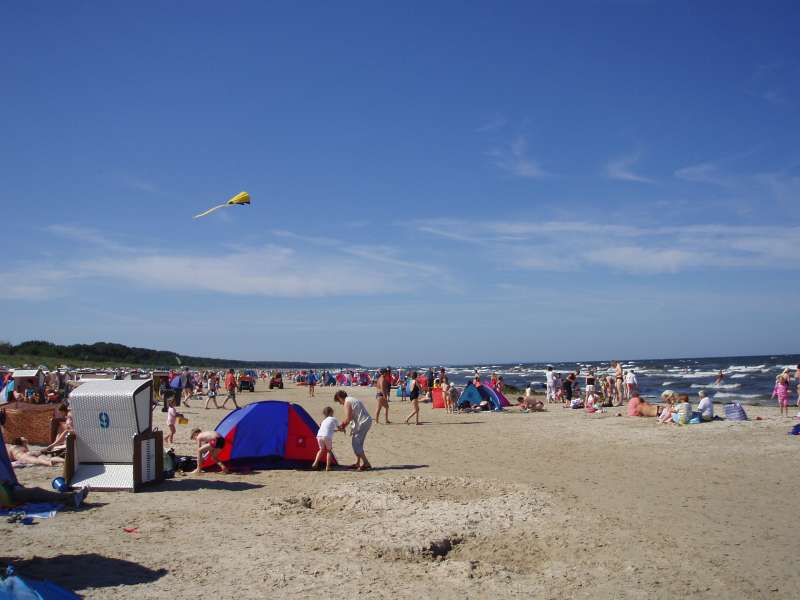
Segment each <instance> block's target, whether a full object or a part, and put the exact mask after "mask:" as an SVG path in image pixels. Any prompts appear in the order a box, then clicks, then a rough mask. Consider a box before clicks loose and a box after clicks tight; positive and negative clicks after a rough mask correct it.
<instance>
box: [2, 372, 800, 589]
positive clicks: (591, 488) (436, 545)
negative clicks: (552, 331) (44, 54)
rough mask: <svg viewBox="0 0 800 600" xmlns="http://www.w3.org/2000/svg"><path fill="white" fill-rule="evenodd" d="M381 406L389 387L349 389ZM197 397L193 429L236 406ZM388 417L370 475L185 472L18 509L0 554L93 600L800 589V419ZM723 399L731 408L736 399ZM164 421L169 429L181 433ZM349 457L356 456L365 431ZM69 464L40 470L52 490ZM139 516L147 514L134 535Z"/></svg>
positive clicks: (401, 406)
mask: <svg viewBox="0 0 800 600" xmlns="http://www.w3.org/2000/svg"><path fill="white" fill-rule="evenodd" d="M334 391H335V388H319V389H318V391H317V396H316V398H314V399H309V398H308V397H307V391H306V389H305V388H302V387H301V388H294V387H290V388H288V389H285V390H274V391H267V390H265V389H264V384H263V382H262V383H260V384H259V387H258V388H257V390H256V392H255V393H247V392H245V393H244V394H240V401H241V400H244V401H245V402H250V401H256V400H262V399H283V400H290V401H293V402H299V403H300V404H301V405H303V406H304V407H305V408H306V409H307V410H308V411H309V413H310V414H311V415H312V416H313V417H314V418H315V420H317V422H319V421H320V420H321V413H322V408H323V407H324V406H328V405H329V406H334V407H335V409H336V415H337V416H338V417H341V416H342V412H343V411H342V408H341V407H340V406H338V405H335V404H334V402H333V400H332V398H333V393H334ZM350 392H351V393H352V394H353V395H355V396H356V397H359V398H361V399H362V400H364V401H365V402H366V403H367V405H368V406H369V407H370V411H371V412H372V413H373V414H374V410H375V406H374V402H375V401H374V393H373V389H372V388H350ZM198 405H200V406H202V404H201V403H198V402H195V403H193V405H192V408H189V409H183V410H182V412H183V413H184V414H185V415H186V416H187V417H189V419H190V424H189V425H188V426H187V425H184V426H180V427H179V429H178V443H177V444H176V445H175V449H176V452H178V453H179V454H191V453H192V452H193V450H194V446H193V444H192V443H191V442H190V441H189V430H190V428H191V427H194V426H197V427H202V428H213V427H214V426H215V425H216V424H217V423H218V422H219V420H220V419H221V418H222V416H223V415H224V414H225V411H222V410H208V411H205V410H203V409H202V408H200V407H198ZM390 407H391V408H390V410H391V413H390V419H392V420H393V421H394V423H392V424H390V425H384V424H381V425H374V426H373V428H372V430H371V431H370V433H369V436H368V437H367V443H366V452H367V455H368V456H369V458H370V460H371V461H372V464H373V465H374V466H375V469H374V470H373V471H371V472H364V473H357V472H350V471H344V470H338V471H335V472H331V473H324V472H311V471H296V470H272V471H259V472H252V473H248V474H233V475H223V474H220V473H205V474H203V475H200V476H196V477H190V476H180V475H179V476H177V477H176V478H175V479H171V480H168V481H166V482H164V483H163V484H161V485H158V486H156V487H152V488H149V489H147V490H146V491H144V492H141V493H138V494H132V493H117V492H96V493H93V494H92V495H91V496H90V498H89V503H88V508H86V509H83V510H81V511H78V512H72V511H63V512H61V513H59V514H58V515H57V516H56V517H55V518H53V519H48V520H42V521H38V522H37V523H36V524H35V525H30V526H22V525H12V524H7V523H5V522H4V521H3V522H2V523H0V536H1V537H2V540H3V543H2V547H0V561H1V562H2V563H3V564H5V563H7V562H9V561H11V562H13V563H14V564H15V565H16V566H17V568H18V570H19V571H20V572H22V573H24V574H25V575H27V576H30V577H36V578H45V579H50V580H52V581H54V582H56V583H58V584H61V585H63V586H65V587H67V588H69V589H72V590H74V591H76V592H77V593H79V594H81V595H85V596H86V597H88V598H111V597H114V598H197V597H200V596H203V597H218V598H234V597H236V598H266V597H269V598H290V597H293V598H297V597H314V598H328V597H333V598H354V597H367V598H530V597H537V598H589V597H593V598H676V597H696V598H764V597H769V598H795V597H797V590H798V589H800V574H798V571H797V569H796V568H795V567H794V565H793V560H794V558H795V555H796V552H797V549H798V547H800V543H799V542H798V540H797V535H796V530H797V528H796V526H795V525H794V521H795V511H794V501H795V500H796V498H797V497H798V496H799V495H800V482H798V480H797V478H796V477H794V476H793V473H794V471H795V469H796V457H797V450H798V443H800V440H798V438H797V437H794V436H788V435H786V432H787V431H788V429H789V428H790V426H791V425H792V424H793V422H794V420H793V419H779V418H778V417H777V414H778V411H777V408H769V407H748V412H749V415H750V417H751V419H753V418H754V417H756V416H762V417H763V420H760V421H756V420H751V421H750V422H714V423H711V424H704V425H702V426H689V427H678V426H658V425H657V424H656V423H655V422H654V419H644V418H628V417H617V416H616V415H617V413H618V412H622V413H624V409H619V410H618V409H609V412H607V413H605V414H602V415H594V416H590V415H587V414H586V413H584V412H583V411H578V410H575V411H573V410H566V409H562V408H561V406H559V405H550V407H549V410H548V412H546V413H539V414H536V413H532V414H523V413H520V412H518V411H517V410H516V409H511V410H506V411H504V412H502V413H478V414H457V415H448V414H446V413H445V411H444V410H433V409H432V408H431V406H430V405H429V404H424V405H423V406H422V418H423V421H424V424H423V425H422V426H419V427H418V426H413V425H411V426H407V425H404V424H403V423H402V421H403V418H404V417H405V416H406V414H408V411H409V403H408V402H405V403H401V402H399V401H398V400H396V399H393V401H392V403H391V405H390ZM720 409H721V407H718V410H719V411H720V412H721V410H720ZM163 421H164V415H163V413H161V412H160V411H158V410H157V411H156V412H155V414H154V423H155V424H156V425H157V426H159V427H162V428H163V427H164V423H163ZM334 451H335V452H336V454H337V456H338V458H339V459H340V461H341V463H342V464H349V463H350V462H353V454H352V451H351V449H350V444H349V438H347V437H346V436H345V435H344V434H341V433H337V434H336V437H335V441H334ZM59 474H60V470H59V469H57V468H49V467H30V468H25V469H19V470H18V471H17V475H18V477H19V479H20V481H21V482H22V483H23V484H25V485H38V486H42V487H45V488H49V486H50V481H51V480H52V479H53V477H55V476H57V475H59ZM125 528H138V529H137V530H135V531H134V532H133V533H128V532H126V531H125V530H124V529H125Z"/></svg>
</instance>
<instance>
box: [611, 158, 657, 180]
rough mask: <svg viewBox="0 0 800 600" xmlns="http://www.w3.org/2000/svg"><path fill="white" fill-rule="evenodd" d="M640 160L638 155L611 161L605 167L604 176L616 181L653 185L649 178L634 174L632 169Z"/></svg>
mask: <svg viewBox="0 0 800 600" xmlns="http://www.w3.org/2000/svg"><path fill="white" fill-rule="evenodd" d="M640 158H641V156H640V154H639V153H636V154H633V155H630V156H623V157H620V158H616V159H614V160H611V161H609V162H608V164H607V165H606V176H607V177H608V178H609V179H615V180H617V181H631V182H635V183H655V182H654V181H653V180H652V179H650V178H649V177H645V176H643V175H638V174H637V173H634V171H633V167H634V165H635V164H636V163H637V162H639V159H640Z"/></svg>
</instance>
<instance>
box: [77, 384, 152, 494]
mask: <svg viewBox="0 0 800 600" xmlns="http://www.w3.org/2000/svg"><path fill="white" fill-rule="evenodd" d="M152 400H153V386H152V382H151V381H141V380H138V381H137V380H122V381H114V380H93V381H92V380H90V381H86V382H85V383H84V384H83V385H81V386H80V387H79V388H76V389H75V390H74V391H73V392H72V393H71V394H70V396H69V405H70V408H71V409H72V417H73V422H74V427H75V433H74V434H70V435H69V436H68V437H67V456H66V463H65V464H64V478H65V479H66V480H67V483H68V484H70V485H72V486H74V487H80V486H85V485H88V486H90V487H91V488H92V489H97V490H131V491H134V492H136V491H138V490H139V488H140V487H141V486H142V485H144V484H147V483H155V482H158V481H161V480H162V479H163V478H164V463H163V453H164V438H163V434H162V432H160V431H155V432H154V431H152Z"/></svg>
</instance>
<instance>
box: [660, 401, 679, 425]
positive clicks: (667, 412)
mask: <svg viewBox="0 0 800 600" xmlns="http://www.w3.org/2000/svg"><path fill="white" fill-rule="evenodd" d="M661 398H662V399H663V400H664V405H663V406H662V407H661V414H660V415H659V416H658V422H659V423H662V424H671V423H672V414H673V405H674V403H675V400H674V396H673V395H672V394H671V393H670V394H667V395H666V396H665V395H662V396H661Z"/></svg>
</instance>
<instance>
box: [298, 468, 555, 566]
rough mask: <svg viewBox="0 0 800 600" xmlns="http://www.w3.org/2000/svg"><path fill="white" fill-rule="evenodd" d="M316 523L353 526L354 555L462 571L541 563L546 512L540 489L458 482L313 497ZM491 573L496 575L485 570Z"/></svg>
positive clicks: (367, 486) (415, 482) (358, 486)
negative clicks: (538, 541)
mask: <svg viewBox="0 0 800 600" xmlns="http://www.w3.org/2000/svg"><path fill="white" fill-rule="evenodd" d="M312 505H313V507H314V510H313V513H314V515H315V516H316V517H320V518H329V517H331V516H333V515H336V518H337V519H339V520H342V519H344V520H345V521H347V522H349V525H348V526H347V535H346V536H344V538H343V539H342V544H344V547H345V548H346V549H347V550H348V551H352V552H353V553H363V552H367V553H369V554H371V555H372V556H374V557H376V558H382V559H389V560H398V559H399V560H410V561H436V562H440V561H445V560H446V561H448V562H449V563H451V564H452V562H455V561H458V562H461V563H463V565H464V566H465V569H464V570H465V572H469V573H476V572H477V571H481V572H482V571H484V569H478V570H477V571H476V564H477V563H481V566H482V567H483V566H487V567H488V565H497V566H500V565H503V567H505V568H508V569H511V570H515V571H519V570H523V571H526V570H528V568H527V565H528V562H527V558H526V557H530V558H531V559H534V558H535V559H536V560H535V561H533V562H531V565H533V564H539V563H540V561H541V553H540V552H539V550H538V547H536V545H535V537H536V536H535V529H536V525H537V523H538V522H539V520H540V519H541V518H542V516H543V511H546V510H547V509H546V504H545V502H544V501H543V500H542V499H541V498H540V496H539V495H538V493H537V492H536V491H533V490H531V489H530V488H526V487H523V486H510V485H504V484H498V483H495V482H487V481H480V480H471V479H466V478H457V477H445V478H436V477H421V476H412V477H403V478H398V479H390V480H384V481H381V480H373V481H361V482H346V483H342V484H340V485H337V486H335V487H334V488H333V489H331V490H329V491H326V492H324V493H321V494H318V495H316V496H315V497H314V498H312ZM488 570H492V569H488Z"/></svg>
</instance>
